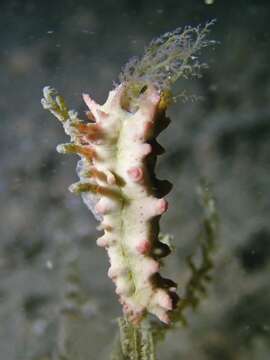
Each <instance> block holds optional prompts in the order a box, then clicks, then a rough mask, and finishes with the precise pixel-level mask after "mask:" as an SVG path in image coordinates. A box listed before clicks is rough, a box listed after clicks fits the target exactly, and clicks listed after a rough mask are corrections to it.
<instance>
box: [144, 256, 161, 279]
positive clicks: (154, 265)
mask: <svg viewBox="0 0 270 360" xmlns="http://www.w3.org/2000/svg"><path fill="white" fill-rule="evenodd" d="M159 269H160V264H159V263H158V262H157V261H156V260H154V259H151V258H148V259H147V261H145V264H144V268H143V274H144V276H145V277H146V278H149V277H150V276H151V275H153V274H155V273H157V272H158V271H159Z"/></svg>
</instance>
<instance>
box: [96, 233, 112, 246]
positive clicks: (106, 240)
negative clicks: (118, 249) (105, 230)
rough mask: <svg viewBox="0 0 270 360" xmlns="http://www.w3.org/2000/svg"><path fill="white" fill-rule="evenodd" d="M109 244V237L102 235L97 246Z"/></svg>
mask: <svg viewBox="0 0 270 360" xmlns="http://www.w3.org/2000/svg"><path fill="white" fill-rule="evenodd" d="M108 245H109V243H108V239H107V238H106V237H105V236H102V237H100V238H98V239H97V246H100V247H106V246H108Z"/></svg>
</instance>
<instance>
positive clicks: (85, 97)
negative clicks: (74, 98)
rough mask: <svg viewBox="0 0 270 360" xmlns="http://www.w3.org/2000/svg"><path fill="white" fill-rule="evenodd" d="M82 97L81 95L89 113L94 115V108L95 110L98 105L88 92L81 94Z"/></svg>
mask: <svg viewBox="0 0 270 360" xmlns="http://www.w3.org/2000/svg"><path fill="white" fill-rule="evenodd" d="M82 97H83V100H84V102H85V104H86V105H87V107H88V108H89V110H90V111H91V113H92V114H93V115H94V116H95V115H96V110H97V108H98V106H99V105H98V104H97V103H96V102H95V101H94V100H93V99H91V97H90V95H89V94H82Z"/></svg>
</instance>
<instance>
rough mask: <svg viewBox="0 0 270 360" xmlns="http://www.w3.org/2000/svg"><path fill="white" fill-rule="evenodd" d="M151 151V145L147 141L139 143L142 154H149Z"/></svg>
mask: <svg viewBox="0 0 270 360" xmlns="http://www.w3.org/2000/svg"><path fill="white" fill-rule="evenodd" d="M151 151H152V146H151V145H150V144H148V143H145V144H142V145H141V154H142V155H143V156H146V155H149V154H150V153H151Z"/></svg>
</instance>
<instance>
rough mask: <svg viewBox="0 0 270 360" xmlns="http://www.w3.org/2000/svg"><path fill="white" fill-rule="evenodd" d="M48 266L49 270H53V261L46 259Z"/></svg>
mask: <svg viewBox="0 0 270 360" xmlns="http://www.w3.org/2000/svg"><path fill="white" fill-rule="evenodd" d="M46 268H47V269H48V270H52V269H53V262H52V261H51V260H47V261H46Z"/></svg>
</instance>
